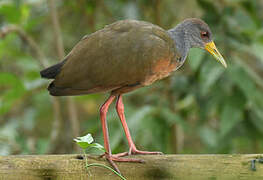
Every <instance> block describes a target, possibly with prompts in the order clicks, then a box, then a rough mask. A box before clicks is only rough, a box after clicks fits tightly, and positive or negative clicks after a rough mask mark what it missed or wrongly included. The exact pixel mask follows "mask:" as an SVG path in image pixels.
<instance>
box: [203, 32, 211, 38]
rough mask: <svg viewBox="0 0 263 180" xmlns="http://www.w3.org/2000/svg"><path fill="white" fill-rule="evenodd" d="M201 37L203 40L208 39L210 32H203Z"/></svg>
mask: <svg viewBox="0 0 263 180" xmlns="http://www.w3.org/2000/svg"><path fill="white" fill-rule="evenodd" d="M201 37H202V38H208V37H209V34H208V32H207V31H202V32H201Z"/></svg>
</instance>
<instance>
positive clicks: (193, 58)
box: [188, 48, 205, 71]
mask: <svg viewBox="0 0 263 180" xmlns="http://www.w3.org/2000/svg"><path fill="white" fill-rule="evenodd" d="M204 55H205V52H204V51H203V50H201V49H198V48H192V49H191V50H190V52H189V55H188V59H189V61H188V63H189V65H190V67H191V68H192V70H193V71H196V70H197V69H198V67H199V66H200V64H201V62H202V59H203V57H204Z"/></svg>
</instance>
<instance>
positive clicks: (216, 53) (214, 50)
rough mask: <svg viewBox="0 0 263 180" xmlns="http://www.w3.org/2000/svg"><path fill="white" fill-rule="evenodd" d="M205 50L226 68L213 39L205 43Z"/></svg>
mask: <svg viewBox="0 0 263 180" xmlns="http://www.w3.org/2000/svg"><path fill="white" fill-rule="evenodd" d="M205 50H207V51H208V52H209V53H210V54H212V55H213V56H214V57H215V58H216V60H217V61H219V62H220V63H221V64H222V65H223V66H224V67H225V68H227V65H226V62H225V60H224V58H223V56H222V55H221V54H220V52H219V51H218V50H217V48H216V45H215V43H214V42H213V41H211V42H209V43H206V44H205Z"/></svg>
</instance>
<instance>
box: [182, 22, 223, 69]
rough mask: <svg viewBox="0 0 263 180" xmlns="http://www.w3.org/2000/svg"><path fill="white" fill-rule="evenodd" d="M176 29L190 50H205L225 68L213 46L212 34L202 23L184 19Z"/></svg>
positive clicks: (221, 58) (220, 56)
mask: <svg viewBox="0 0 263 180" xmlns="http://www.w3.org/2000/svg"><path fill="white" fill-rule="evenodd" d="M178 29H179V30H182V31H183V32H184V40H185V41H186V42H187V43H188V44H189V46H190V47H191V48H192V47H198V48H202V49H205V50H207V51H208V52H209V53H210V54H212V55H213V56H214V57H215V58H216V60H218V61H219V62H220V63H221V64H222V65H223V66H224V67H227V64H226V62H225V60H224V58H223V57H222V55H221V54H220V53H219V51H218V50H217V48H216V46H215V43H214V41H213V35H212V32H211V30H210V28H209V26H208V25H207V24H206V23H205V22H204V21H202V20H201V19H196V18H190V19H186V20H184V21H183V22H182V23H180V24H179V25H178Z"/></svg>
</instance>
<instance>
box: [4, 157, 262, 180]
mask: <svg viewBox="0 0 263 180" xmlns="http://www.w3.org/2000/svg"><path fill="white" fill-rule="evenodd" d="M262 157H263V154H262V155H260V154H250V155H245V154H244V155H240V154H237V155H158V156H157V155H155V156H150V155H149V156H136V158H140V159H143V160H145V163H117V165H118V167H119V169H120V171H121V172H122V174H123V176H124V177H126V178H127V180H130V179H134V180H135V179H136V180H148V179H151V180H155V179H156V180H163V179H189V180H191V179H195V180H198V179H202V180H203V179H253V180H255V179H263V164H261V163H260V162H259V159H260V158H262ZM80 158H81V156H80V155H33V156H29V155H28V156H22V155H18V156H0V179H1V180H2V179H3V180H9V179H10V180H11V179H12V180H13V179H25V180H33V179H34V180H40V179H41V180H49V179H50V180H53V179H56V180H60V179H61V180H62V179H63V180H69V179H81V180H82V179H83V180H85V179H89V180H90V179H91V180H93V179H94V180H97V179H99V180H111V179H119V178H118V177H117V176H116V175H115V174H113V173H112V172H111V171H109V170H107V169H105V168H102V167H90V168H89V170H88V171H89V172H88V171H87V170H86V169H85V161H84V160H83V159H80ZM254 159H257V160H256V161H255V166H256V170H252V169H251V162H252V161H253V160H254ZM261 160H262V159H261ZM88 163H101V164H105V165H109V164H108V163H107V162H106V161H105V159H104V158H98V157H97V156H88Z"/></svg>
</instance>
